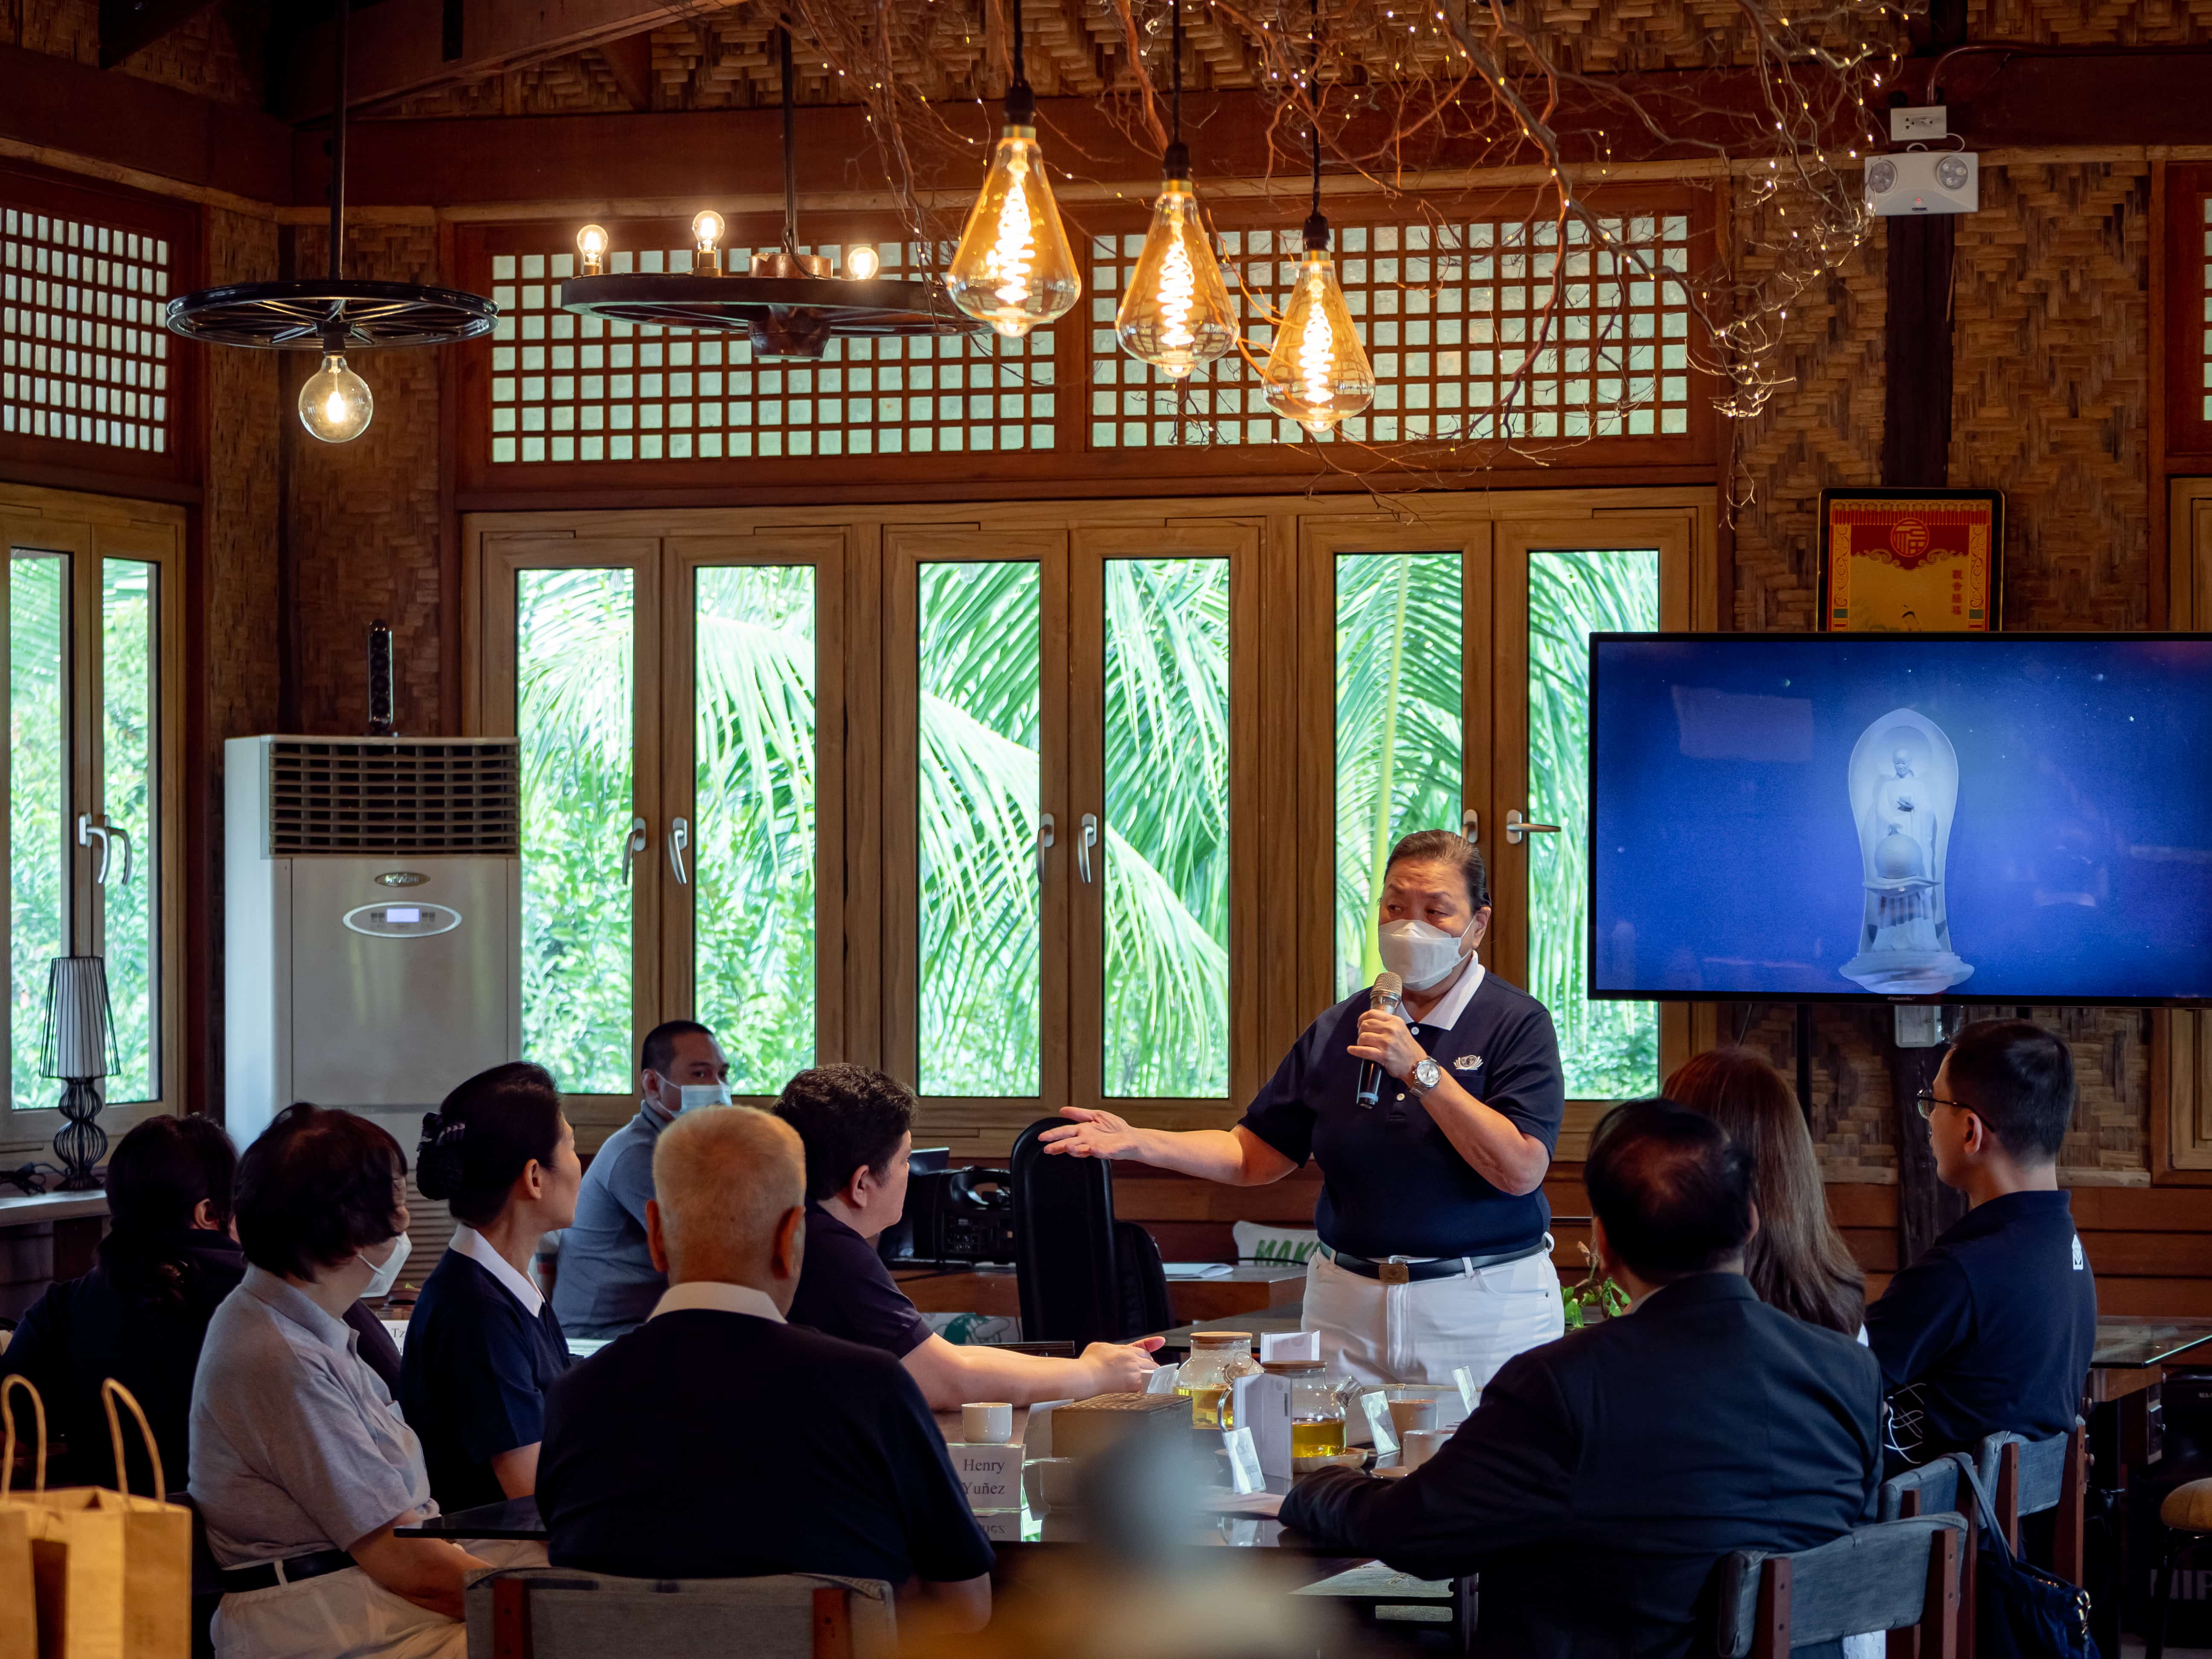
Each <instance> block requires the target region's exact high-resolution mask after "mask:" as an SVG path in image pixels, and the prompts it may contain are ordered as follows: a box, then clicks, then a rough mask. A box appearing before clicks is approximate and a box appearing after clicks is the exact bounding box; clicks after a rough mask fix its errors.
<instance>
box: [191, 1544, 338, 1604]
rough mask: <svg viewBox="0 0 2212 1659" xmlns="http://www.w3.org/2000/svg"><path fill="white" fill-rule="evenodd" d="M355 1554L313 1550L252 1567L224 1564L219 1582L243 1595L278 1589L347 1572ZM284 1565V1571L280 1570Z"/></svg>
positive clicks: (228, 1590) (218, 1574)
mask: <svg viewBox="0 0 2212 1659" xmlns="http://www.w3.org/2000/svg"><path fill="white" fill-rule="evenodd" d="M353 1565H356V1563H355V1561H354V1559H353V1557H351V1556H350V1555H348V1554H347V1553H345V1552H344V1551H343V1550H311V1551H309V1552H308V1553H307V1554H305V1555H290V1556H287V1557H285V1558H284V1559H283V1560H282V1561H256V1562H255V1563H254V1564H253V1565H252V1566H248V1567H221V1568H218V1569H216V1575H215V1577H216V1583H217V1584H219V1585H220V1586H221V1587H222V1593H223V1594H224V1595H244V1594H245V1593H246V1591H247V1590H263V1589H276V1586H277V1585H279V1584H296V1583H300V1582H301V1580H303V1579H307V1578H320V1577H322V1576H323V1575H324V1574H325V1573H330V1572H343V1571H345V1570H346V1569H347V1568H348V1567H350V1566H353ZM279 1567H281V1568H283V1572H282V1573H279V1572H278V1571H277V1569H278V1568H279Z"/></svg>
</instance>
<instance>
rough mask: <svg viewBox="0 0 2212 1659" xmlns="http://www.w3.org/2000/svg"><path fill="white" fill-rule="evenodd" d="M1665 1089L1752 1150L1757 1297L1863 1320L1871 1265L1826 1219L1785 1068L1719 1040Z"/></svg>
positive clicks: (1839, 1325)
mask: <svg viewBox="0 0 2212 1659" xmlns="http://www.w3.org/2000/svg"><path fill="white" fill-rule="evenodd" d="M1666 1094H1667V1098H1668V1099H1669V1100H1671V1101H1674V1102H1675V1103H1677V1104H1679V1105H1682V1106H1686V1107H1688V1108H1689V1109H1691V1110H1692V1111H1695V1112H1702V1113H1703V1114H1704V1115H1705V1116H1707V1117H1709V1118H1711V1119H1712V1120H1713V1121H1715V1122H1716V1123H1717V1124H1719V1125H1720V1126H1721V1127H1722V1128H1723V1130H1725V1131H1726V1132H1727V1133H1728V1137H1729V1139H1731V1140H1733V1141H1735V1143H1736V1145H1738V1146H1741V1147H1743V1148H1744V1149H1746V1150H1747V1152H1750V1153H1751V1155H1752V1158H1753V1165H1754V1169H1753V1177H1752V1197H1753V1202H1755V1203H1756V1204H1757V1205H1758V1206H1759V1232H1758V1235H1757V1236H1756V1237H1753V1239H1752V1241H1751V1246H1750V1248H1749V1249H1747V1250H1746V1251H1745V1252H1744V1258H1743V1271H1744V1275H1745V1277H1747V1279H1750V1280H1751V1285H1752V1288H1753V1290H1755V1291H1758V1292H1759V1300H1761V1301H1762V1302H1764V1303H1765V1304H1767V1305H1768V1306H1769V1307H1773V1308H1779V1309H1781V1310H1783V1311H1784V1313H1790V1314H1795V1315H1796V1316H1797V1317H1798V1318H1800V1319H1802V1320H1804V1321H1805V1322H1807V1323H1808V1324H1813V1325H1825V1326H1826V1327H1827V1328H1829V1329H1830V1330H1832V1331H1841V1332H1842V1333H1843V1334H1844V1335H1845V1336H1857V1334H1859V1331H1860V1328H1861V1327H1862V1326H1863V1324H1864V1323H1865V1314H1866V1275H1865V1274H1864V1273H1862V1272H1861V1271H1860V1269H1859V1265H1858V1263H1857V1261H1853V1260H1852V1259H1851V1253H1850V1248H1849V1247H1848V1246H1846V1245H1845V1244H1844V1240H1843V1236H1842V1235H1841V1234H1840V1233H1838V1231H1836V1228H1835V1224H1834V1223H1832V1221H1830V1220H1829V1219H1828V1201H1827V1198H1826V1194H1824V1193H1823V1192H1822V1190H1821V1186H1820V1161H1819V1160H1818V1159H1817V1158H1815V1157H1814V1152H1813V1137H1812V1135H1811V1133H1809V1132H1808V1130H1807V1129H1806V1127H1805V1118H1804V1114H1803V1113H1802V1112H1801V1111H1799V1110H1798V1108H1797V1097H1796V1093H1795V1092H1794V1091H1792V1090H1791V1089H1790V1085H1789V1084H1788V1083H1787V1082H1785V1081H1784V1079H1783V1076H1782V1073H1779V1072H1778V1071H1776V1070H1775V1069H1774V1067H1773V1066H1771V1065H1770V1064H1768V1062H1767V1061H1766V1060H1764V1059H1762V1058H1761V1057H1760V1056H1759V1055H1758V1054H1753V1052H1752V1051H1751V1050H1750V1049H1748V1048H1714V1049H1710V1050H1708V1051H1707V1052H1706V1053H1705V1054H1699V1055H1696V1056H1695V1057H1693V1058H1692V1059H1691V1060H1689V1061H1688V1062H1687V1063H1686V1064H1685V1065H1683V1066H1680V1067H1679V1068H1678V1069H1677V1070H1676V1071H1675V1073H1674V1076H1672V1077H1670V1078H1668V1079H1667V1089H1666Z"/></svg>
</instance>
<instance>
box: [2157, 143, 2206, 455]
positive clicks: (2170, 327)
mask: <svg viewBox="0 0 2212 1659" xmlns="http://www.w3.org/2000/svg"><path fill="white" fill-rule="evenodd" d="M2161 171H2162V173H2163V176H2164V182H2165V189H2164V191H2162V192H2158V193H2154V197H2153V202H2154V206H2158V207H2160V210H2161V211H2162V213H2163V218H2164V223H2163V227H2162V228H2163V232H2164V239H2165V258H2163V260H2161V261H2160V264H2159V266H2158V269H2157V270H2155V271H2154V286H2153V293H2154V294H2156V293H2157V291H2158V289H2159V288H2160V287H2162V288H2163V289H2164V290H2165V295H2164V297H2165V304H2164V306H2163V307H2161V311H2162V313H2163V314H2162V316H2161V317H2160V319H2159V321H2160V322H2161V323H2162V324H2163V328H2162V330H2161V332H2162V334H2163V337H2164V338H2163V349H2161V350H2160V352H2159V357H2160V362H2159V363H2158V365H2157V368H2158V374H2159V376H2160V380H2162V381H2163V390H2164V401H2165V404H2166V471H2168V472H2169V473H2178V474H2179V473H2203V472H2207V471H2212V166H2204V165H2201V164H2198V165H2186V166H2185V165H2181V164H2179V163H2167V164H2166V165H2165V166H2164V167H2163V168H2162V169H2161Z"/></svg>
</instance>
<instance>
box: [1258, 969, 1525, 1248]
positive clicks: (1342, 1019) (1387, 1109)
mask: <svg viewBox="0 0 2212 1659" xmlns="http://www.w3.org/2000/svg"><path fill="white" fill-rule="evenodd" d="M1367 1006H1368V994H1367V992H1366V991H1365V990H1364V989H1361V990H1359V991H1357V992H1355V993H1353V994H1352V995H1351V996H1348V997H1346V999H1345V1000H1343V1001H1341V1002H1340V1003H1338V1004H1337V1005H1336V1006H1335V1007H1334V1008H1332V1009H1330V1010H1329V1011H1328V1012H1327V1013H1325V1014H1323V1015H1322V1017H1321V1018H1319V1019H1317V1020H1316V1021H1314V1023H1313V1024H1310V1025H1309V1026H1307V1027H1306V1030H1305V1035H1304V1036H1301V1037H1300V1038H1299V1039H1298V1040H1297V1045H1296V1046H1295V1047H1293V1048H1291V1051H1290V1053H1289V1054H1285V1055H1284V1056H1283V1063H1282V1064H1281V1065H1280V1066H1277V1067H1276V1068H1275V1074H1274V1076H1273V1077H1272V1078H1270V1079H1267V1084H1266V1085H1265V1086H1263V1087H1262V1088H1261V1091H1260V1092H1259V1094H1258V1095H1257V1096H1256V1097H1255V1098H1254V1100H1253V1102H1252V1104H1251V1105H1250V1106H1249V1108H1247V1109H1246V1110H1245V1113H1244V1127H1246V1128H1247V1129H1249V1130H1250V1131H1251V1132H1252V1133H1254V1134H1255V1135H1257V1136H1259V1138H1260V1139H1262V1140H1264V1141H1266V1142H1267V1145H1269V1146H1272V1147H1273V1148H1274V1149H1275V1150H1276V1151H1277V1152H1280V1153H1281V1154H1282V1155H1283V1156H1284V1157H1285V1158H1289V1159H1290V1160H1291V1162H1292V1163H1294V1164H1299V1165H1301V1166H1303V1165H1304V1164H1305V1162H1306V1160H1307V1159H1308V1158H1317V1159H1319V1160H1320V1162H1321V1169H1322V1189H1321V1201H1320V1203H1319V1204H1317V1205H1316V1206H1314V1226H1315V1228H1316V1230H1317V1231H1319V1232H1320V1234H1321V1237H1322V1243H1324V1244H1327V1245H1328V1247H1329V1248H1330V1249H1338V1250H1349V1251H1350V1252H1351V1253H1352V1255H1364V1256H1368V1257H1370V1258H1372V1259H1375V1260H1380V1259H1382V1258H1383V1257H1385V1256H1392V1255H1407V1256H1413V1257H1415V1258H1419V1257H1423V1256H1444V1255H1496V1254H1498V1253H1501V1252H1504V1251H1507V1250H1516V1249H1526V1248H1528V1247H1531V1246H1534V1245H1537V1244H1541V1243H1542V1242H1543V1237H1544V1231H1545V1229H1546V1228H1547V1227H1548V1226H1549V1225H1551V1220H1552V1208H1551V1206H1550V1205H1549V1204H1548V1203H1547V1202H1546V1201H1545V1199H1544V1194H1543V1189H1542V1188H1538V1189H1537V1190H1536V1191H1534V1192H1533V1193H1529V1194H1526V1195H1524V1196H1519V1197H1516V1196H1515V1195H1513V1194H1510V1193H1504V1192H1500V1191H1499V1190H1498V1188H1495V1187H1493V1186H1492V1185H1491V1184H1490V1182H1487V1181H1486V1180H1484V1179H1483V1178H1482V1176H1480V1175H1478V1174H1476V1173H1475V1170H1474V1166H1473V1165H1471V1164H1468V1161H1467V1160H1466V1159H1465V1158H1462V1157H1461V1156H1460V1153H1459V1150H1458V1148H1456V1147H1455V1146H1453V1145H1452V1144H1451V1142H1450V1141H1449V1140H1448V1139H1445V1138H1444V1132H1443V1130H1442V1129H1440V1128H1438V1127H1437V1122H1436V1120H1435V1119H1434V1118H1432V1117H1431V1116H1430V1115H1429V1114H1428V1113H1427V1111H1426V1110H1425V1109H1423V1108H1422V1105H1421V1103H1420V1102H1419V1100H1417V1099H1416V1098H1414V1097H1413V1091H1411V1090H1410V1089H1408V1088H1407V1087H1406V1086H1405V1085H1402V1084H1401V1083H1399V1082H1398V1081H1397V1080H1396V1079H1393V1078H1389V1077H1385V1078H1384V1079H1383V1097H1382V1099H1381V1100H1380V1101H1379V1102H1378V1103H1376V1105H1374V1106H1373V1107H1363V1106H1361V1105H1358V1103H1356V1102H1354V1100H1353V1099H1352V1096H1353V1094H1354V1093H1355V1092H1356V1091H1358V1086H1359V1061H1358V1060H1357V1059H1355V1058H1354V1057H1353V1056H1352V1054H1351V1053H1350V1052H1349V1051H1350V1049H1351V1047H1352V1043H1353V1042H1355V1041H1356V1040H1357V1039H1358V1033H1359V1017H1360V1015H1362V1014H1364V1013H1365V1012H1367ZM1413 1040H1414V1041H1415V1042H1419V1044H1420V1045H1421V1047H1422V1048H1423V1049H1424V1050H1425V1052H1426V1053H1427V1054H1428V1055H1429V1056H1430V1058H1431V1059H1432V1060H1436V1061H1437V1063H1438V1064H1439V1065H1441V1066H1443V1068H1444V1069H1445V1071H1446V1072H1448V1073H1449V1074H1450V1075H1451V1078H1452V1079H1453V1080H1454V1081H1455V1082H1456V1083H1457V1084H1458V1085H1460V1086H1461V1087H1462V1088H1463V1089H1465V1090H1466V1091H1468V1093H1469V1094H1471V1095H1473V1096H1474V1097H1475V1098H1476V1099H1477V1100H1479V1101H1480V1102H1481V1103H1483V1104H1484V1105H1486V1106H1487V1107H1489V1108H1491V1109H1492V1110H1493V1111H1497V1112H1501V1113H1503V1114H1504V1115H1505V1116H1506V1117H1508V1118H1510V1119H1511V1120H1512V1121H1513V1123H1514V1125H1515V1127H1517V1128H1519V1129H1520V1130H1522V1132H1523V1133H1527V1134H1530V1135H1533V1136H1534V1137H1535V1138H1536V1139H1539V1140H1541V1141H1542V1142H1543V1143H1544V1150H1545V1151H1546V1152H1550V1151H1552V1150H1553V1148H1554V1147H1555V1146H1557V1145H1558V1142H1559V1119H1560V1116H1561V1115H1562V1114H1563V1113H1564V1112H1565V1110H1566V1099H1567V1091H1566V1081H1565V1077H1564V1076H1563V1075H1562V1074H1561V1072H1560V1069H1559V1037H1558V1036H1557V1035H1556V1034H1555V1033H1554V1032H1553V1030H1552V1016H1551V1015H1550V1013H1549V1012H1547V1011H1546V1009H1545V1007H1544V1005H1543V1004H1542V1003H1541V1002H1539V1001H1537V1000H1536V999H1535V998H1534V997H1532V996H1530V995H1529V994H1528V993H1527V992H1526V991H1523V990H1521V989H1520V988H1519V987H1516V986H1511V985H1508V984H1507V983H1505V981H1503V980H1501V979H1499V978H1498V976H1497V975H1495V974H1490V973H1486V974H1485V975H1483V979H1482V983H1481V984H1480V986H1478V987H1476V988H1475V993H1474V996H1473V997H1471V998H1470V999H1469V1000H1468V1005H1467V1006H1466V1007H1465V1008H1464V1009H1462V1010H1461V1012H1460V1016H1459V1018H1458V1020H1457V1021H1456V1022H1455V1024H1453V1025H1452V1026H1451V1028H1450V1029H1449V1030H1437V1029H1436V1028H1435V1027H1433V1026H1431V1025H1426V1024H1422V1025H1416V1026H1415V1027H1414V1028H1413Z"/></svg>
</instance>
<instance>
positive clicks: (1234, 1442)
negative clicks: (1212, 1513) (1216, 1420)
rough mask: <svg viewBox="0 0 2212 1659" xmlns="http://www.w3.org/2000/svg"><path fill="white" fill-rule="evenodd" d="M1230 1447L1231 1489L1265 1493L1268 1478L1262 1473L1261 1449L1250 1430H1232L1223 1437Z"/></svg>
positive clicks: (1240, 1491) (1233, 1490) (1241, 1491)
mask: <svg viewBox="0 0 2212 1659" xmlns="http://www.w3.org/2000/svg"><path fill="white" fill-rule="evenodd" d="M1222 1438H1223V1439H1224V1440H1225V1441H1226V1442H1227V1443H1228V1447H1229V1487H1230V1490H1231V1491H1232V1492H1239V1493H1243V1492H1265V1491H1267V1477H1266V1476H1265V1475H1263V1474H1261V1473H1260V1448H1259V1447H1258V1445H1257V1444H1255V1443H1254V1441H1253V1438H1252V1431H1251V1430H1249V1429H1231V1430H1230V1431H1229V1432H1228V1433H1226V1434H1225V1435H1224V1436H1222Z"/></svg>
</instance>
